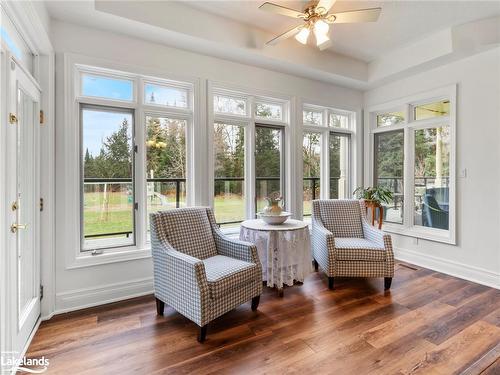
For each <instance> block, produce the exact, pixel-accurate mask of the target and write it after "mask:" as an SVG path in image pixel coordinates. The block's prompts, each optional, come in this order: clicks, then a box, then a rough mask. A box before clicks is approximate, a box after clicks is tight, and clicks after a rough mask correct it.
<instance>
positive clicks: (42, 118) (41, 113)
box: [40, 110, 45, 125]
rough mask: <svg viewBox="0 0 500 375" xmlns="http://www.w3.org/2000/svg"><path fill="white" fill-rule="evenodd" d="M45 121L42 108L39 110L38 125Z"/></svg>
mask: <svg viewBox="0 0 500 375" xmlns="http://www.w3.org/2000/svg"><path fill="white" fill-rule="evenodd" d="M44 123H45V115H44V113H43V111H42V110H40V125H43V124H44Z"/></svg>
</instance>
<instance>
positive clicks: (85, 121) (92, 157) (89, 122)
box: [81, 105, 135, 250]
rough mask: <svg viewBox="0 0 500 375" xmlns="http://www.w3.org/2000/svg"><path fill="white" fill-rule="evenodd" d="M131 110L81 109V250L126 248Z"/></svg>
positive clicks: (130, 230)
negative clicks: (113, 247)
mask: <svg viewBox="0 0 500 375" xmlns="http://www.w3.org/2000/svg"><path fill="white" fill-rule="evenodd" d="M133 117H134V116H133V112H132V111H130V110H122V109H117V108H111V107H101V106H86V105H82V106H81V129H82V130H81V131H82V161H83V166H82V169H83V184H82V211H83V212H82V217H83V220H82V234H83V236H82V248H83V249H84V250H92V249H96V248H100V247H112V246H125V245H132V244H134V242H135V231H134V183H133V168H132V166H133V152H132V139H133V135H132V133H133V127H134V124H133Z"/></svg>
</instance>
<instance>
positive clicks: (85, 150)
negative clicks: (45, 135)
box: [75, 65, 193, 254]
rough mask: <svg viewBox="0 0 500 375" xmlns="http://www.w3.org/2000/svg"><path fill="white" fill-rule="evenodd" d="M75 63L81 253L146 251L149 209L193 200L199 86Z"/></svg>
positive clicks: (184, 203) (171, 207) (150, 210)
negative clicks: (195, 110)
mask: <svg viewBox="0 0 500 375" xmlns="http://www.w3.org/2000/svg"><path fill="white" fill-rule="evenodd" d="M76 67H77V68H76V70H75V71H76V74H77V79H76V80H75V82H77V85H76V87H75V96H76V98H77V102H78V105H79V109H80V116H79V120H80V121H79V122H80V132H79V133H80V149H81V152H80V159H81V173H80V174H81V183H80V195H81V200H80V207H81V219H80V236H81V250H82V251H92V254H100V253H102V252H104V251H105V250H106V249H117V248H123V249H126V250H139V249H143V248H144V247H145V246H147V241H148V240H149V214H150V213H152V212H156V211H160V210H169V209H174V208H176V207H183V206H186V205H187V204H188V200H189V176H190V171H189V163H188V160H189V147H190V146H189V138H188V136H187V134H188V133H189V129H190V127H191V124H192V108H191V106H192V103H193V97H192V96H193V89H192V84H189V83H182V82H178V81H167V80H165V79H157V80H155V79H154V78H152V77H149V76H148V77H143V76H140V75H134V74H131V73H124V72H118V71H111V70H108V69H100V68H96V67H88V66H80V65H76ZM139 114H140V115H139ZM141 117H142V118H141ZM115 251H117V252H118V251H120V250H119V249H118V250H115Z"/></svg>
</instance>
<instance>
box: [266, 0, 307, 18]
mask: <svg viewBox="0 0 500 375" xmlns="http://www.w3.org/2000/svg"><path fill="white" fill-rule="evenodd" d="M259 9H262V10H265V11H267V12H271V13H277V14H281V15H283V16H287V17H292V18H304V17H305V16H306V15H305V14H304V13H302V12H300V11H298V10H295V9H290V8H287V7H283V6H281V5H278V4H273V3H267V2H266V3H264V4H262V5H261V6H260V7H259Z"/></svg>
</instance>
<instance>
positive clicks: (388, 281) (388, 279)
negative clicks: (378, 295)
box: [384, 277, 392, 290]
mask: <svg viewBox="0 0 500 375" xmlns="http://www.w3.org/2000/svg"><path fill="white" fill-rule="evenodd" d="M391 284H392V277H384V289H385V290H389V289H391Z"/></svg>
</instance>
